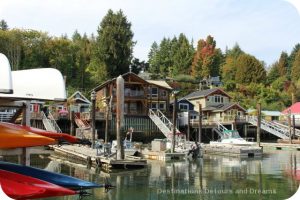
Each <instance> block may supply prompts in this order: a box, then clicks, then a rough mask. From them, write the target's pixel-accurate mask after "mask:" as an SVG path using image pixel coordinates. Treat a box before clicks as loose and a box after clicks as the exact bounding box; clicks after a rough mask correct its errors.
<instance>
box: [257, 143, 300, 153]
mask: <svg viewBox="0 0 300 200" xmlns="http://www.w3.org/2000/svg"><path fill="white" fill-rule="evenodd" d="M260 146H262V147H263V148H266V149H267V148H268V149H274V150H287V151H300V144H286V143H260Z"/></svg>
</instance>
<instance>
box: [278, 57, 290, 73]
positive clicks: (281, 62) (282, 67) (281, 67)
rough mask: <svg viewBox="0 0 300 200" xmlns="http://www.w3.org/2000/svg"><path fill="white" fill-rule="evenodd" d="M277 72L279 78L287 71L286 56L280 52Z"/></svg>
mask: <svg viewBox="0 0 300 200" xmlns="http://www.w3.org/2000/svg"><path fill="white" fill-rule="evenodd" d="M277 67H278V72H279V75H280V76H286V75H287V71H288V54H287V53H286V52H282V53H281V55H280V58H279V61H278V66H277Z"/></svg>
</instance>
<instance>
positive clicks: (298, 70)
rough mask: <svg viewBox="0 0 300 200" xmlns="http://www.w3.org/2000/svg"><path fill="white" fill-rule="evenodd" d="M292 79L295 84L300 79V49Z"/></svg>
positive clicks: (293, 68)
mask: <svg viewBox="0 0 300 200" xmlns="http://www.w3.org/2000/svg"><path fill="white" fill-rule="evenodd" d="M291 79H292V81H293V82H294V83H296V82H298V80H299V79H300V49H299V50H298V52H297V53H296V54H295V59H294V62H293V65H292V71H291Z"/></svg>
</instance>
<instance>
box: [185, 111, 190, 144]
mask: <svg viewBox="0 0 300 200" xmlns="http://www.w3.org/2000/svg"><path fill="white" fill-rule="evenodd" d="M190 130H191V122H190V110H188V121H187V132H186V134H187V141H190Z"/></svg>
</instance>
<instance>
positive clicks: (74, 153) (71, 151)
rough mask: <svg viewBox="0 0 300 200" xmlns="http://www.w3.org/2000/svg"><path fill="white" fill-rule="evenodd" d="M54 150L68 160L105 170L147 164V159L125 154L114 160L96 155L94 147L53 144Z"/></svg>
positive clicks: (141, 166)
mask: <svg viewBox="0 0 300 200" xmlns="http://www.w3.org/2000/svg"><path fill="white" fill-rule="evenodd" d="M52 148H53V149H54V152H55V153H56V154H59V155H61V156H64V157H65V158H67V159H68V160H70V161H75V162H80V163H85V164H86V165H90V166H95V167H101V168H102V169H104V170H105V171H108V172H109V171H111V170H113V169H139V168H144V167H146V166H147V160H145V159H142V158H139V157H135V156H126V158H125V159H124V160H116V159H115V158H114V156H112V157H106V156H103V155H98V154H97V150H96V149H92V148H89V147H86V146H80V145H63V146H60V147H59V146H53V147H52Z"/></svg>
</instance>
